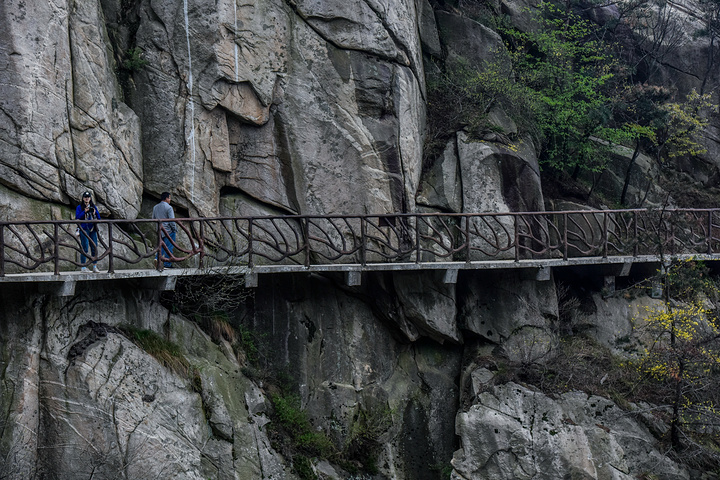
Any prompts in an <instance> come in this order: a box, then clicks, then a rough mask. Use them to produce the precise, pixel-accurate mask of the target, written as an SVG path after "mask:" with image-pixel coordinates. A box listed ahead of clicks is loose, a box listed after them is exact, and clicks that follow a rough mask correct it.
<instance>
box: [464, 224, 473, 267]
mask: <svg viewBox="0 0 720 480" xmlns="http://www.w3.org/2000/svg"><path fill="white" fill-rule="evenodd" d="M470 218H471V216H470V215H469V214H466V215H465V242H466V243H465V261H466V262H468V263H469V262H470V254H471V253H472V248H471V247H470V245H471V244H470Z"/></svg>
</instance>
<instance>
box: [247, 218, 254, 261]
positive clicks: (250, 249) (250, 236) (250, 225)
mask: <svg viewBox="0 0 720 480" xmlns="http://www.w3.org/2000/svg"><path fill="white" fill-rule="evenodd" d="M248 267H249V268H253V219H252V217H250V218H249V219H248Z"/></svg>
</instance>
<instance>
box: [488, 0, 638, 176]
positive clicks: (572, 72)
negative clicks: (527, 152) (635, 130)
mask: <svg viewBox="0 0 720 480" xmlns="http://www.w3.org/2000/svg"><path fill="white" fill-rule="evenodd" d="M540 8H541V11H542V12H543V16H542V17H540V18H538V28H537V29H535V30H532V31H528V32H520V31H518V30H516V29H511V28H510V29H504V30H503V31H502V33H503V34H504V35H505V37H506V38H507V39H508V42H507V43H508V49H509V51H510V57H511V60H512V64H513V71H514V75H515V80H516V81H517V82H518V83H519V84H520V85H522V86H523V87H524V88H525V89H526V92H527V93H526V96H527V97H528V98H530V99H531V105H532V112H533V114H534V119H535V122H536V124H537V126H538V131H539V133H540V138H539V140H540V144H541V146H542V152H541V157H540V159H541V161H542V162H543V163H544V164H546V165H548V166H551V167H554V168H558V169H564V168H568V167H570V168H573V169H574V170H575V175H577V173H578V171H579V169H589V170H594V171H599V170H602V169H603V168H604V165H605V159H606V158H607V155H608V153H609V150H610V145H611V144H612V143H617V142H618V141H619V140H622V139H624V138H625V136H626V134H625V132H624V131H623V130H622V129H620V128H615V127H613V126H612V125H611V119H612V105H613V103H614V93H613V80H614V78H615V77H616V73H617V71H618V68H619V65H618V63H617V61H616V59H615V58H614V57H613V56H612V52H611V50H609V49H607V48H606V46H605V45H604V43H603V41H602V40H601V38H600V36H599V35H600V32H599V30H598V27H597V26H595V25H594V24H592V23H591V22H589V21H586V20H583V19H581V18H580V17H578V16H577V15H575V14H573V13H572V12H568V11H564V10H560V9H559V8H557V7H555V6H553V5H551V4H548V3H541V5H540ZM598 139H602V140H605V141H604V142H603V141H600V142H599V141H597V140H598Z"/></svg>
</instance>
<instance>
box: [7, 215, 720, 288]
mask: <svg viewBox="0 0 720 480" xmlns="http://www.w3.org/2000/svg"><path fill="white" fill-rule="evenodd" d="M175 221H176V222H177V226H178V230H177V237H176V240H175V241H174V242H172V243H173V246H174V251H173V253H172V254H170V253H169V252H168V251H167V249H165V248H163V247H162V245H163V243H162V241H161V239H162V238H163V236H164V235H165V234H166V232H165V230H164V228H163V226H162V221H161V220H150V219H138V220H95V221H90V222H88V221H82V220H56V221H38V222H12V221H0V276H4V275H6V274H11V273H25V272H33V271H40V272H53V273H54V274H60V273H61V272H63V271H70V270H75V269H77V268H79V267H82V266H88V265H90V264H92V263H93V262H100V263H101V265H102V267H103V269H105V270H107V271H109V272H111V273H112V272H114V271H115V270H116V269H129V268H157V269H158V270H162V269H163V266H162V264H163V261H170V262H173V263H175V264H178V265H179V266H187V267H211V266H220V265H243V266H247V267H249V268H253V267H254V266H256V265H268V264H290V265H301V266H305V267H310V266H313V265H327V264H352V265H359V266H366V265H369V264H381V263H398V262H414V263H425V262H473V263H477V264H478V266H477V268H482V265H481V264H482V262H483V261H494V260H514V261H521V260H524V259H560V258H562V259H564V260H567V259H568V258H571V257H597V259H598V260H597V263H602V262H603V259H607V258H608V257H609V256H635V257H636V256H640V255H654V256H662V255H665V256H672V255H677V254H708V255H713V254H718V255H720V223H719V222H720V209H665V210H650V209H635V210H574V211H558V212H506V213H477V214H466V213H463V214H450V213H448V214H434V213H429V214H395V215H323V216H307V215H294V216H264V217H232V218H230V217H218V218H180V219H175ZM81 223H85V224H88V223H92V224H95V225H96V226H97V231H98V241H97V245H96V254H95V255H94V256H93V255H91V253H92V252H91V249H88V250H89V251H88V252H87V253H86V256H87V257H88V260H87V261H86V262H85V263H82V262H80V260H79V258H80V256H81V254H82V253H84V252H83V249H82V244H81V239H80V236H79V235H78V234H77V233H76V231H77V229H78V226H79V224H81ZM90 243H93V242H92V241H90ZM158 256H159V257H160V261H159V262H157V265H156V266H154V265H153V260H154V259H156V258H157V257H158Z"/></svg>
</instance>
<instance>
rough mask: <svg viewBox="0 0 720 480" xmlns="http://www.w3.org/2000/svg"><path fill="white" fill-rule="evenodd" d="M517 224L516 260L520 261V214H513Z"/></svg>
mask: <svg viewBox="0 0 720 480" xmlns="http://www.w3.org/2000/svg"><path fill="white" fill-rule="evenodd" d="M512 217H513V219H514V220H515V221H514V224H515V261H516V262H519V261H520V225H519V224H518V223H519V222H518V217H519V215H513V216H512Z"/></svg>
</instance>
